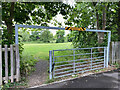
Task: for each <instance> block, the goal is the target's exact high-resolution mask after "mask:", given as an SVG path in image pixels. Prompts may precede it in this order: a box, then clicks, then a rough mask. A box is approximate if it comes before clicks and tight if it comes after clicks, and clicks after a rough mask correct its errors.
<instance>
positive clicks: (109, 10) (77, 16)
mask: <svg viewBox="0 0 120 90" xmlns="http://www.w3.org/2000/svg"><path fill="white" fill-rule="evenodd" d="M117 4H118V3H111V2H110V3H102V2H99V3H97V2H89V3H87V2H86V3H77V4H76V6H75V8H74V9H73V10H72V11H71V13H69V15H66V16H65V18H66V17H68V16H69V17H68V18H67V22H66V25H69V26H73V25H74V26H75V27H85V28H90V29H106V30H111V31H112V33H116V30H117V23H116V22H118V21H119V20H120V19H119V20H118V18H117V13H116V11H115V10H116V8H117ZM116 18H117V19H116ZM117 20H118V21H117ZM117 33H118V32H117ZM72 36H73V37H74V38H73V44H74V46H75V47H86V46H87V45H88V46H89V47H91V46H103V45H106V44H107V43H105V41H106V38H107V34H106V33H104V34H103V33H101V34H100V33H98V34H97V33H92V32H78V31H75V32H72ZM98 36H99V37H98ZM114 36H115V37H114ZM101 37H102V39H101ZM117 37H118V35H116V34H113V35H112V40H113V39H114V40H116V39H117ZM96 38H98V40H96Z"/></svg>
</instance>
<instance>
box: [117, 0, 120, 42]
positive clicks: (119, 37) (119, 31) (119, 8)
mask: <svg viewBox="0 0 120 90" xmlns="http://www.w3.org/2000/svg"><path fill="white" fill-rule="evenodd" d="M117 26H118V29H117V31H118V41H120V1H119V2H118V22H117Z"/></svg>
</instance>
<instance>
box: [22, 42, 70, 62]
mask: <svg viewBox="0 0 120 90" xmlns="http://www.w3.org/2000/svg"><path fill="white" fill-rule="evenodd" d="M71 44H72V43H70V42H69V43H47V44H45V43H44V44H38V43H29V44H28V43H25V44H24V46H23V47H24V51H23V54H22V55H23V56H26V55H33V56H34V57H36V58H39V59H42V60H48V59H49V50H56V49H70V48H72V45H71Z"/></svg>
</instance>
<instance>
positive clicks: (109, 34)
mask: <svg viewBox="0 0 120 90" xmlns="http://www.w3.org/2000/svg"><path fill="white" fill-rule="evenodd" d="M110 41H111V31H109V33H108V46H107V61H106V67H108V62H109V49H110Z"/></svg>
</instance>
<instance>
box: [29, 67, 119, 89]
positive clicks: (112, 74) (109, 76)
mask: <svg viewBox="0 0 120 90" xmlns="http://www.w3.org/2000/svg"><path fill="white" fill-rule="evenodd" d="M42 88H58V89H59V88H106V89H104V90H111V89H114V88H115V89H117V90H120V69H117V70H113V71H108V72H104V73H99V74H92V75H88V76H85V77H80V78H76V79H73V80H68V81H64V82H60V83H54V84H50V85H45V86H40V87H35V88H34V89H42ZM107 88H108V89H107ZM29 89H30V90H32V89H33V88H29Z"/></svg>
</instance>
